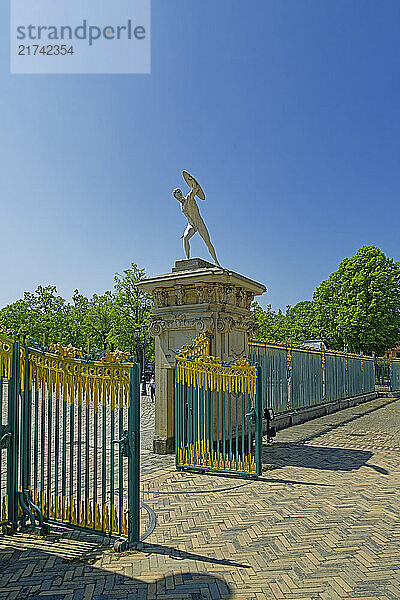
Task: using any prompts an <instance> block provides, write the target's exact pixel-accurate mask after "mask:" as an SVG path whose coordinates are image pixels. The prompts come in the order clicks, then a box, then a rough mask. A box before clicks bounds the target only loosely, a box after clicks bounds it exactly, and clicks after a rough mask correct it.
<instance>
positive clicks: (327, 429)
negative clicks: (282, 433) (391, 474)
mask: <svg viewBox="0 0 400 600" xmlns="http://www.w3.org/2000/svg"><path fill="white" fill-rule="evenodd" d="M398 401H399V398H394V399H393V400H391V401H390V402H385V403H384V404H382V406H376V407H374V408H367V407H366V410H363V406H362V405H360V404H359V405H358V406H357V407H356V408H357V410H358V412H357V413H356V414H355V415H353V416H352V417H350V418H349V419H344V420H343V421H339V422H338V423H332V424H329V425H328V424H327V425H326V426H324V425H323V424H322V423H321V426H322V430H321V431H318V432H317V433H313V434H311V435H309V436H306V437H304V438H301V439H299V440H298V443H305V442H311V441H312V440H315V439H317V438H319V437H321V436H323V435H326V434H327V433H330V432H331V431H335V429H339V428H340V427H343V426H344V425H347V424H348V423H352V422H353V421H356V420H357V419H360V418H361V417H365V416H366V415H370V414H372V413H374V412H376V411H377V410H382V409H384V408H386V407H387V406H389V405H390V404H393V403H394V402H398ZM354 408H355V407H354ZM347 410H348V409H347ZM333 415H340V411H339V412H336V413H333V414H332V415H329V416H330V417H332V418H333ZM353 435H355V434H354V433H353Z"/></svg>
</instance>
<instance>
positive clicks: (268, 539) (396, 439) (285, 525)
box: [0, 398, 400, 600]
mask: <svg viewBox="0 0 400 600" xmlns="http://www.w3.org/2000/svg"><path fill="white" fill-rule="evenodd" d="M143 410H144V411H145V410H146V407H145V406H144V409H143ZM150 413H151V407H148V418H149V419H150V420H151V416H150ZM143 421H144V419H143ZM149 422H150V421H149ZM142 428H143V429H145V427H143V422H142ZM143 435H145V432H144V431H143ZM147 452H148V453H149V457H147V456H146V450H144V453H143V466H144V470H146V468H147V472H144V473H143V477H142V491H143V495H142V497H143V499H144V501H145V502H146V503H147V504H149V505H150V506H151V507H152V508H153V510H154V511H155V513H156V515H157V526H156V528H155V530H154V532H153V533H152V534H151V536H150V537H149V538H147V540H146V542H145V544H144V545H143V547H142V548H141V549H140V551H138V552H126V553H122V554H115V553H113V552H112V550H111V549H110V547H109V546H107V545H104V544H103V545H101V544H100V543H99V539H98V538H96V537H94V536H89V535H88V534H82V533H77V532H73V533H71V532H70V531H67V530H66V529H61V528H60V529H57V528H53V530H52V534H51V535H50V536H48V537H46V538H44V539H41V538H36V537H34V536H29V535H26V534H16V535H15V536H12V537H3V538H1V539H0V561H1V562H0V572H1V576H0V599H1V600H14V599H18V600H19V599H23V598H29V599H30V600H35V599H37V600H44V599H46V600H156V599H157V600H170V599H174V600H218V599H219V600H221V599H225V600H227V599H228V598H232V599H234V600H261V599H262V600H264V599H268V600H269V599H282V600H284V599H287V600H297V599H298V600H300V599H301V600H317V599H318V600H356V599H357V600H367V599H368V600H399V598H400V521H399V514H400V494H399V486H400V399H395V398H380V399H378V400H374V401H372V402H369V403H367V404H364V405H360V406H356V407H353V408H350V409H347V410H344V411H341V412H339V413H335V414H333V415H327V416H325V417H322V418H320V419H316V420H314V421H311V422H309V423H305V424H302V425H299V426H296V427H292V428H290V429H287V430H284V431H282V432H279V433H278V435H277V437H276V441H275V442H274V443H273V444H270V445H267V444H265V446H264V463H265V471H264V473H263V476H262V477H261V478H260V479H259V480H257V481H243V480H237V479H234V478H228V477H216V476H213V475H199V474H189V473H178V472H176V471H175V470H174V468H173V466H171V457H157V458H156V459H154V463H153V464H154V465H157V467H158V466H159V467H160V468H157V469H156V470H152V469H151V467H150V463H151V460H152V459H150V452H149V451H148V450H147Z"/></svg>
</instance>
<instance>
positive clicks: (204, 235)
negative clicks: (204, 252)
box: [198, 225, 221, 267]
mask: <svg viewBox="0 0 400 600" xmlns="http://www.w3.org/2000/svg"><path fill="white" fill-rule="evenodd" d="M198 232H199V234H200V235H201V237H202V238H203V240H204V242H205V244H206V246H207V248H208V251H209V253H210V254H211V256H212V258H213V260H214V263H215V264H216V265H217V266H218V267H220V266H221V265H220V264H219V262H218V258H217V254H216V252H215V248H214V246H213V245H212V243H211V239H210V234H209V233H208V229H207V227H206V226H205V225H203V227H201V228H200V227H199V229H198Z"/></svg>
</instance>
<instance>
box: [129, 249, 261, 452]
mask: <svg viewBox="0 0 400 600" xmlns="http://www.w3.org/2000/svg"><path fill="white" fill-rule="evenodd" d="M140 288H141V289H142V290H143V291H145V292H147V293H150V294H152V296H153V299H154V309H153V312H152V319H151V322H150V326H149V332H150V335H152V336H153V337H154V338H155V374H156V407H155V408H156V417H155V419H156V422H155V438H154V441H153V449H154V452H156V453H157V454H168V453H171V452H173V451H174V369H175V354H176V352H177V351H178V350H179V349H180V348H182V346H183V345H184V344H190V343H191V342H192V341H193V339H194V338H195V337H197V336H198V335H199V334H200V333H202V332H203V331H208V332H209V333H210V334H212V340H211V344H212V354H213V355H214V356H217V357H218V358H220V359H222V360H223V361H232V360H235V359H237V358H242V357H245V358H247V356H248V340H249V337H251V336H253V335H254V334H255V332H256V325H255V322H254V320H253V319H252V318H251V314H250V306H251V303H252V301H253V299H254V297H255V296H257V295H259V294H263V293H264V292H265V291H266V288H265V286H264V285H262V284H260V283H257V282H255V281H253V280H251V279H248V278H247V277H244V276H243V275H239V274H238V273H234V272H233V271H229V270H227V269H223V268H221V267H217V266H215V265H213V264H211V263H209V262H207V261H205V260H202V259H200V258H192V259H186V260H178V261H177V262H176V263H175V267H173V269H172V272H171V273H167V274H165V275H157V276H156V277H151V278H149V279H145V280H144V281H142V282H141V283H140Z"/></svg>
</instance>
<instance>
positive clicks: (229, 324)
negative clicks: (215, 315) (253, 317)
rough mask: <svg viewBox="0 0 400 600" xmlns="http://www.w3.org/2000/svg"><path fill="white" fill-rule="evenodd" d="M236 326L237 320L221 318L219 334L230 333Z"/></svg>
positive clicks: (218, 325)
mask: <svg viewBox="0 0 400 600" xmlns="http://www.w3.org/2000/svg"><path fill="white" fill-rule="evenodd" d="M234 326H235V320H234V319H232V317H220V318H219V319H217V331H218V333H229V332H230V331H232V329H233V328H234Z"/></svg>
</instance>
